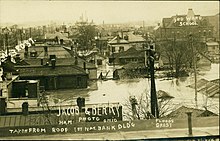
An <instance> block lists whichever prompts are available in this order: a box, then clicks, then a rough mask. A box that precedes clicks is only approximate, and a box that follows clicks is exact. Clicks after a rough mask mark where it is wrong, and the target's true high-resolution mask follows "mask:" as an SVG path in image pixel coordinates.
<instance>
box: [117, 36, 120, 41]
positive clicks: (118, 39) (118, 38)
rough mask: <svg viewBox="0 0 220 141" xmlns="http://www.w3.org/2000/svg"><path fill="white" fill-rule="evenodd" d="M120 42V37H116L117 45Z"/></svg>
mask: <svg viewBox="0 0 220 141" xmlns="http://www.w3.org/2000/svg"><path fill="white" fill-rule="evenodd" d="M119 42H120V37H119V35H117V43H119Z"/></svg>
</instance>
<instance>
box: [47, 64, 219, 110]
mask: <svg viewBox="0 0 220 141" xmlns="http://www.w3.org/2000/svg"><path fill="white" fill-rule="evenodd" d="M98 74H99V73H98ZM201 78H204V79H207V80H214V79H219V64H212V65H211V69H210V70H208V71H207V70H206V71H199V73H198V75H197V80H199V79H201ZM155 82H156V90H157V91H158V90H163V91H165V92H167V93H168V94H170V95H171V96H173V97H174V98H173V99H172V105H173V106H174V107H175V106H176V107H178V106H181V105H185V106H190V107H196V103H195V90H194V89H192V88H189V87H187V85H190V84H193V83H194V75H193V74H192V76H190V77H186V78H180V79H175V78H174V79H172V80H165V79H164V78H161V79H156V80H155ZM149 93H150V79H148V78H136V79H124V80H107V81H103V80H98V81H95V82H92V83H91V84H90V88H88V89H86V90H59V91H51V92H49V96H50V98H49V99H50V102H51V104H52V103H55V104H58V102H59V103H62V104H76V98H77V97H84V98H85V99H86V104H97V103H121V104H124V103H125V102H126V101H128V99H129V96H135V97H136V98H140V97H141V95H142V94H149ZM197 99H198V100H197V107H198V108H203V107H204V106H206V107H207V108H208V110H210V111H213V112H215V113H218V114H219V98H207V97H206V96H205V95H204V94H202V93H197Z"/></svg>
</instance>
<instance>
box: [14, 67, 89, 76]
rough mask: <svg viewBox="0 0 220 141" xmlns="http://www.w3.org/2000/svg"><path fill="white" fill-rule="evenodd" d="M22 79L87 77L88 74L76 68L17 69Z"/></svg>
mask: <svg viewBox="0 0 220 141" xmlns="http://www.w3.org/2000/svg"><path fill="white" fill-rule="evenodd" d="M17 69H18V70H19V75H20V76H21V77H25V76H26V77H27V76H31V77H37V76H59V75H79V74H81V75H86V72H85V71H84V70H83V69H82V68H79V67H76V66H56V67H55V69H52V68H51V66H31V67H29V68H27V66H26V67H24V66H19V67H17Z"/></svg>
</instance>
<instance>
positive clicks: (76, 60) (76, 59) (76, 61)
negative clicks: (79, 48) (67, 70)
mask: <svg viewBox="0 0 220 141" xmlns="http://www.w3.org/2000/svg"><path fill="white" fill-rule="evenodd" d="M75 65H78V58H77V56H75Z"/></svg>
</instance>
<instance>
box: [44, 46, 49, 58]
mask: <svg viewBox="0 0 220 141" xmlns="http://www.w3.org/2000/svg"><path fill="white" fill-rule="evenodd" d="M44 56H48V47H47V46H44Z"/></svg>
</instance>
